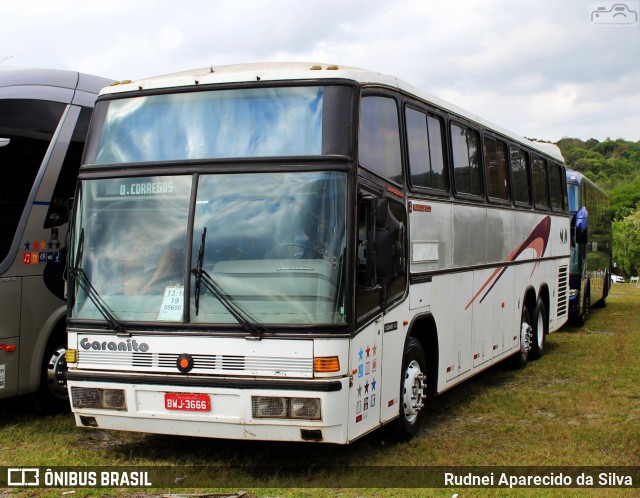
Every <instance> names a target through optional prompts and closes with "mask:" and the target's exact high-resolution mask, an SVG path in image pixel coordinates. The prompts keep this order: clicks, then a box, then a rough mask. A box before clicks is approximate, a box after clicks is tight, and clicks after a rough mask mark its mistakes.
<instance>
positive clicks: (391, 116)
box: [358, 96, 402, 184]
mask: <svg viewBox="0 0 640 498" xmlns="http://www.w3.org/2000/svg"><path fill="white" fill-rule="evenodd" d="M358 143H359V145H358V148H359V156H360V164H362V166H364V167H365V168H369V169H371V170H372V171H374V172H376V173H378V174H380V175H382V176H383V177H385V178H387V179H389V180H391V181H394V182H396V183H399V184H401V183H402V155H401V152H400V126H399V124H398V106H397V105H396V101H395V100H394V99H392V98H389V97H380V96H368V97H363V98H362V102H361V109H360V130H359V135H358Z"/></svg>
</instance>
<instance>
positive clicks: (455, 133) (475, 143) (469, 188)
mask: <svg viewBox="0 0 640 498" xmlns="http://www.w3.org/2000/svg"><path fill="white" fill-rule="evenodd" d="M451 148H452V151H453V177H454V182H455V187H456V193H458V194H467V195H474V196H482V195H483V192H484V189H483V187H482V171H480V157H479V156H480V136H479V134H478V132H477V131H475V130H472V129H470V128H466V127H465V128H462V127H461V126H458V125H456V124H453V123H452V124H451Z"/></svg>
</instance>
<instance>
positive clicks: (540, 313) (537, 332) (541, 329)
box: [531, 299, 549, 360]
mask: <svg viewBox="0 0 640 498" xmlns="http://www.w3.org/2000/svg"><path fill="white" fill-rule="evenodd" d="M534 323H535V329H534V330H533V331H532V340H531V358H532V359H534V360H537V359H538V358H540V357H541V356H542V355H543V354H544V341H545V338H546V335H547V331H548V328H549V325H548V323H549V321H548V319H547V307H546V306H545V304H544V301H542V299H538V305H537V306H536V312H535V319H534Z"/></svg>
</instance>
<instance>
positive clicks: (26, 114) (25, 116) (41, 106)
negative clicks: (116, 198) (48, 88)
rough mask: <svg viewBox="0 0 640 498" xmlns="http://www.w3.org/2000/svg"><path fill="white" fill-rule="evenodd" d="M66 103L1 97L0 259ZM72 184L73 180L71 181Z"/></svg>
mask: <svg viewBox="0 0 640 498" xmlns="http://www.w3.org/2000/svg"><path fill="white" fill-rule="evenodd" d="M64 109H65V104H63V103H60V102H48V101H43V100H26V99H7V100H0V130H2V131H1V132H0V137H1V138H5V139H9V142H8V143H7V144H6V145H5V146H4V147H0V165H2V167H1V168H0V233H1V234H2V236H1V238H0V261H1V260H3V259H4V258H5V257H6V256H7V253H8V252H9V248H10V247H11V243H12V241H13V238H14V235H15V232H16V229H17V228H18V223H19V222H20V217H21V216H22V212H23V210H24V208H25V205H26V203H27V199H28V198H29V194H30V192H31V189H32V187H33V182H34V181H35V179H36V176H37V175H38V171H39V170H40V166H41V164H42V161H43V159H44V156H45V153H46V152H47V148H48V147H49V143H50V141H51V138H52V137H53V134H54V132H55V130H56V128H57V127H58V122H59V121H60V117H61V116H62V112H63V111H64ZM74 186H75V183H74Z"/></svg>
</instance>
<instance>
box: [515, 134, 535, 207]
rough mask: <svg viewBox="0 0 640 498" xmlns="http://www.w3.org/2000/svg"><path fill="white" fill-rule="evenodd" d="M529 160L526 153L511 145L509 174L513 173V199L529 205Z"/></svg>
mask: <svg viewBox="0 0 640 498" xmlns="http://www.w3.org/2000/svg"><path fill="white" fill-rule="evenodd" d="M528 171H529V161H528V157H527V154H526V153H525V152H524V151H523V150H522V149H518V148H517V147H513V146H512V147H511V174H512V175H513V200H514V201H516V202H518V203H521V204H526V205H530V204H531V198H530V196H529V192H530V189H529V172H528Z"/></svg>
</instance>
